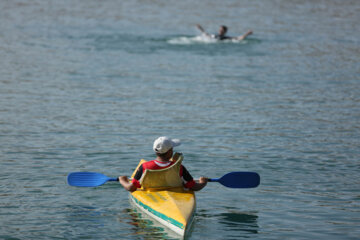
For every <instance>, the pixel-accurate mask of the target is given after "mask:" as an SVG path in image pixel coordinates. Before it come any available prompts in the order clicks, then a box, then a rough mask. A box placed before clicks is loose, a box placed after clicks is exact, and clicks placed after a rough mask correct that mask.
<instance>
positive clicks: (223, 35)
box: [196, 24, 253, 41]
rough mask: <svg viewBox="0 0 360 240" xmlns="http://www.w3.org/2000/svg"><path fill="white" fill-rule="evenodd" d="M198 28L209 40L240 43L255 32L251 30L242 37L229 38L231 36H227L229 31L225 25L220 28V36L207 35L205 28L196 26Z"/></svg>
mask: <svg viewBox="0 0 360 240" xmlns="http://www.w3.org/2000/svg"><path fill="white" fill-rule="evenodd" d="M196 27H197V28H198V29H199V30H200V31H201V32H202V33H203V34H204V35H205V36H207V37H209V38H212V39H217V40H220V41H221V40H238V41H241V40H244V39H245V38H246V37H247V36H249V35H251V34H252V33H253V32H252V31H251V30H249V31H248V32H246V33H245V34H243V35H241V36H238V37H229V36H226V33H227V30H228V28H227V27H226V26H224V25H222V26H220V28H219V32H218V34H209V33H207V32H206V31H205V30H204V28H203V27H202V26H201V25H199V24H196Z"/></svg>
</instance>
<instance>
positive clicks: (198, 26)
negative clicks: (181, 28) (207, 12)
mask: <svg viewBox="0 0 360 240" xmlns="http://www.w3.org/2000/svg"><path fill="white" fill-rule="evenodd" d="M196 27H197V29H199V30H200V32H202V33H203V34H205V35H206V36H208V37H211V35H210V34H208V33H207V32H205V30H204V28H203V27H202V26H201V25H200V24H196Z"/></svg>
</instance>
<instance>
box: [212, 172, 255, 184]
mask: <svg viewBox="0 0 360 240" xmlns="http://www.w3.org/2000/svg"><path fill="white" fill-rule="evenodd" d="M209 182H219V183H221V184H222V185H224V186H225V187H229V188H255V187H257V186H259V184H260V176H259V174H257V173H256V172H230V173H227V174H225V175H224V176H222V177H221V178H219V179H209Z"/></svg>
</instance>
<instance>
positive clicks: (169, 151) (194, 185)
mask: <svg viewBox="0 0 360 240" xmlns="http://www.w3.org/2000/svg"><path fill="white" fill-rule="evenodd" d="M180 144H181V143H180V141H179V140H178V139H170V138H168V137H159V138H158V139H156V140H155V141H154V145H153V149H154V151H155V153H156V156H157V157H156V159H155V160H152V161H149V162H146V163H143V164H142V165H141V166H140V167H139V168H138V170H137V172H136V174H135V176H134V178H133V179H132V180H131V181H129V179H128V177H127V176H120V177H119V182H120V184H121V185H122V186H123V187H124V188H125V189H126V190H127V191H129V192H134V191H136V189H138V188H141V184H140V179H141V176H142V174H143V173H144V172H145V170H146V169H152V170H158V169H165V168H167V167H169V166H171V165H172V164H174V163H175V162H176V161H177V160H178V158H179V154H174V156H173V148H174V147H176V146H179V145H180ZM179 175H180V177H181V179H182V181H183V185H184V187H185V188H188V189H191V190H193V191H199V190H201V189H203V188H204V187H205V186H206V184H207V182H208V178H206V177H200V179H199V180H198V181H195V180H194V179H193V177H192V176H191V175H190V173H189V172H188V171H187V169H186V168H185V167H184V166H183V165H181V168H180V173H179Z"/></svg>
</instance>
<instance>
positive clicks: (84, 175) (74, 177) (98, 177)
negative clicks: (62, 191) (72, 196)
mask: <svg viewBox="0 0 360 240" xmlns="http://www.w3.org/2000/svg"><path fill="white" fill-rule="evenodd" d="M67 181H68V183H69V185H70V186H75V187H97V186H100V185H103V184H104V183H106V182H108V181H118V179H117V178H109V177H107V176H105V175H104V174H101V173H96V172H73V173H70V174H69V175H68V177H67Z"/></svg>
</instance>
